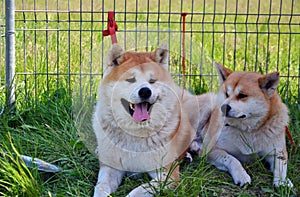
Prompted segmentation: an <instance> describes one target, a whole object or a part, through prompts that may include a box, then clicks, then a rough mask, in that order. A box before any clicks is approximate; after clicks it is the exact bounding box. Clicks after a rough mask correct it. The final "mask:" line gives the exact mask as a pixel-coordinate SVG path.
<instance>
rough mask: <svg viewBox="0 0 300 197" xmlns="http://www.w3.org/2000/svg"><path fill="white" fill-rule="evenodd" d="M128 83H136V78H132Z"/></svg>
mask: <svg viewBox="0 0 300 197" xmlns="http://www.w3.org/2000/svg"><path fill="white" fill-rule="evenodd" d="M126 81H128V82H129V83H134V82H136V79H135V77H132V78H129V79H126Z"/></svg>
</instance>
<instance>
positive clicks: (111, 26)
mask: <svg viewBox="0 0 300 197" xmlns="http://www.w3.org/2000/svg"><path fill="white" fill-rule="evenodd" d="M116 31H118V25H117V23H116V21H115V13H114V12H113V11H109V12H108V23H107V30H104V31H103V32H102V33H103V36H109V35H110V38H111V42H112V44H114V43H117V42H118V40H117V36H116Z"/></svg>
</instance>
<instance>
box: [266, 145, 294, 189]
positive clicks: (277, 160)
mask: <svg viewBox="0 0 300 197" xmlns="http://www.w3.org/2000/svg"><path fill="white" fill-rule="evenodd" d="M266 160H267V162H268V163H269V164H270V169H271V171H272V172H273V175H274V180H273V184H274V186H275V187H278V186H280V185H283V186H289V187H293V183H292V182H291V181H290V180H289V179H288V178H287V177H286V175H287V161H288V156H287V152H286V151H285V150H282V151H276V154H275V156H274V155H270V156H268V157H267V159H266Z"/></svg>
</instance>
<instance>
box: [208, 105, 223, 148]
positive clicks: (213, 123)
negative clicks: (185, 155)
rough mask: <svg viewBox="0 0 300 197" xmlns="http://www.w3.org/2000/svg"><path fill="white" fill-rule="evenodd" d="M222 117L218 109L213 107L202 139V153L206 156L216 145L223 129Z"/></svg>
mask: <svg viewBox="0 0 300 197" xmlns="http://www.w3.org/2000/svg"><path fill="white" fill-rule="evenodd" d="M223 122H224V120H223V117H222V115H221V111H220V108H219V107H215V109H213V111H212V113H211V117H210V120H209V121H208V125H207V128H206V129H207V131H206V132H205V134H204V139H203V151H204V153H205V154H208V153H209V152H210V151H211V150H212V149H213V148H214V147H215V145H216V144H217V141H218V139H219V136H220V134H221V131H222V128H223Z"/></svg>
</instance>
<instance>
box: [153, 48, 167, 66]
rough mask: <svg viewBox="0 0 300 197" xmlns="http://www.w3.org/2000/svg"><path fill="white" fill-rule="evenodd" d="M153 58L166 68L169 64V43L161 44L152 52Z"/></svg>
mask: <svg viewBox="0 0 300 197" xmlns="http://www.w3.org/2000/svg"><path fill="white" fill-rule="evenodd" d="M152 59H153V60H154V61H155V62H157V63H158V64H159V65H160V66H162V67H163V68H164V69H166V70H168V66H169V49H168V45H167V43H163V44H161V45H160V46H159V47H158V48H157V49H156V50H155V51H154V52H153V54H152Z"/></svg>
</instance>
